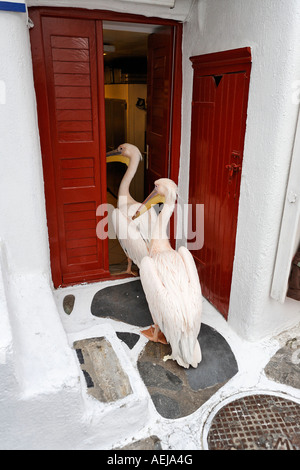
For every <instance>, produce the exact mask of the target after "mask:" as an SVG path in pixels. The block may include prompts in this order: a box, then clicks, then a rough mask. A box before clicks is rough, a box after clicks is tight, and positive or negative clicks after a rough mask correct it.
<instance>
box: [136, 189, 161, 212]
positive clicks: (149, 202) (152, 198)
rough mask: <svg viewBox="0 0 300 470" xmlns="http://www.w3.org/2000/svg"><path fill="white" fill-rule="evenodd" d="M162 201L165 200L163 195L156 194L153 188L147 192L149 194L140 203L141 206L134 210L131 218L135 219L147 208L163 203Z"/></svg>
mask: <svg viewBox="0 0 300 470" xmlns="http://www.w3.org/2000/svg"><path fill="white" fill-rule="evenodd" d="M164 202H165V197H164V196H161V195H160V194H158V192H157V190H156V189H154V190H153V191H152V193H151V194H149V196H148V197H147V198H146V199H145V200H144V202H143V203H142V204H141V207H140V208H139V209H138V210H137V211H136V213H135V214H134V216H133V217H132V219H133V220H134V219H137V218H138V217H140V216H141V215H142V214H144V213H145V212H147V211H148V210H149V209H151V207H152V206H155V204H159V203H164Z"/></svg>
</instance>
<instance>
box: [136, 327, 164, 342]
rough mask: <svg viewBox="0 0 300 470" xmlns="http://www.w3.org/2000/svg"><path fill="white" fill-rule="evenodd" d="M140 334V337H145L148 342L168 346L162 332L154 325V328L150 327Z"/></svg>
mask: <svg viewBox="0 0 300 470" xmlns="http://www.w3.org/2000/svg"><path fill="white" fill-rule="evenodd" d="M141 333H142V335H144V336H146V338H148V339H149V341H153V342H154V343H162V344H168V341H167V340H166V337H165V335H164V334H163V332H162V331H160V329H159V326H158V325H156V324H155V325H154V328H153V326H150V328H148V329H147V330H143V331H141Z"/></svg>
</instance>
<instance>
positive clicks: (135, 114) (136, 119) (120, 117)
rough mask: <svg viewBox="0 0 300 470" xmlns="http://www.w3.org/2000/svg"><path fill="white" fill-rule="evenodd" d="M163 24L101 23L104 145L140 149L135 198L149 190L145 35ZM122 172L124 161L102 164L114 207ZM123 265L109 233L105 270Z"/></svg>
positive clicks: (132, 189) (122, 268) (114, 271)
mask: <svg viewBox="0 0 300 470" xmlns="http://www.w3.org/2000/svg"><path fill="white" fill-rule="evenodd" d="M162 29H165V28H163V27H162V26H157V25H151V24H137V23H123V22H113V21H104V22H103V58H104V79H105V85H104V87H105V121H106V150H107V151H110V150H113V149H115V148H117V147H118V146H119V145H120V144H122V143H124V142H129V143H131V144H133V145H136V146H137V147H138V149H139V150H140V152H141V154H142V157H143V160H142V161H141V163H140V165H139V167H138V170H137V172H136V175H135V177H134V179H133V181H132V183H131V185H130V194H131V195H132V197H133V198H134V199H135V200H136V201H140V202H142V201H143V200H144V197H145V195H146V193H147V191H148V188H147V170H148V152H147V149H148V142H147V127H148V124H149V123H148V119H149V114H147V104H148V97H149V89H148V56H149V53H148V47H149V38H150V36H153V35H154V34H155V33H156V34H159V32H160V30H162ZM125 171H126V166H125V165H124V164H122V163H116V162H114V163H110V164H108V165H107V202H108V203H109V204H111V205H113V206H114V207H116V206H117V197H118V189H119V185H120V182H121V180H122V177H123V175H124V173H125ZM109 232H110V233H112V230H110V231H109ZM126 268H127V257H126V255H125V253H124V251H123V250H122V248H121V246H120V244H119V242H118V240H117V239H116V238H110V239H109V270H110V273H111V274H118V273H120V272H124V271H125V270H126ZM134 270H136V271H137V267H136V266H134V265H133V271H134Z"/></svg>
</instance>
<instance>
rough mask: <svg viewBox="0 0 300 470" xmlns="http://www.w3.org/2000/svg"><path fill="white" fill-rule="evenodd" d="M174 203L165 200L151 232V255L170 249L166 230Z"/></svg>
mask: <svg viewBox="0 0 300 470" xmlns="http://www.w3.org/2000/svg"><path fill="white" fill-rule="evenodd" d="M174 208H175V201H173V200H170V199H169V200H168V199H166V202H165V203H164V207H163V208H162V210H161V212H160V214H159V216H158V217H157V221H156V224H155V227H154V230H153V234H152V238H151V248H150V251H151V253H153V252H155V251H163V250H165V249H171V245H170V241H169V237H168V233H167V229H168V224H169V221H170V218H171V216H172V214H173V212H174Z"/></svg>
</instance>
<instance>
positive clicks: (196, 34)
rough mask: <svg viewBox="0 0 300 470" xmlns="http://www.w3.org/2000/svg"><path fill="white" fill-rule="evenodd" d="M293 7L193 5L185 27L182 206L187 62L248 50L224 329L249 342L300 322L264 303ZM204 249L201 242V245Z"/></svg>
mask: <svg viewBox="0 0 300 470" xmlns="http://www.w3.org/2000/svg"><path fill="white" fill-rule="evenodd" d="M299 35H300V3H299V1H297V0H278V1H277V0H276V2H275V1H272V0H252V1H251V2H248V1H247V0H226V1H224V0H199V1H198V2H196V4H195V5H194V9H193V11H192V12H191V15H190V20H189V21H188V22H187V23H185V24H184V43H183V90H184V91H183V123H182V145H181V167H180V183H179V191H180V192H179V195H180V197H181V198H182V199H183V200H186V201H187V198H188V189H187V188H188V179H189V152H190V125H191V121H190V115H191V99H192V80H193V74H192V67H191V63H190V61H189V57H190V56H193V55H200V54H204V53H210V52H218V51H222V50H229V49H235V48H240V47H246V46H250V47H251V51H252V72H251V80H250V94H249V103H248V119H247V130H246V139H245V151H244V163H243V172H242V181H241V196H240V206H239V217H238V230H237V239H236V254H235V262H234V270H233V281H232V292H231V301H230V311H229V319H228V321H229V324H230V325H231V326H232V327H233V328H234V329H235V330H236V331H237V332H238V333H239V334H240V335H241V336H243V337H245V338H246V339H249V340H255V339H259V338H262V337H264V336H266V335H269V334H272V333H274V332H277V331H280V330H282V329H284V328H286V327H287V326H289V325H291V324H294V323H296V322H299V321H300V305H299V302H298V303H297V302H296V301H292V300H289V299H287V300H286V302H285V304H284V305H280V304H278V303H277V302H275V301H273V300H272V299H271V298H270V286H271V281H272V273H273V267H274V261H275V256H276V249H277V241H278V236H279V229H280V222H281V217H282V210H283V203H284V197H285V190H286V183H287V177H288V170H289V164H290V158H291V152H292V146H293V139H294V133H295V126H296V119H297V112H298V105H297V104H295V103H294V102H293V100H292V94H293V93H294V92H295V89H294V88H293V83H294V81H295V80H297V79H299V74H300V62H299V61H300V54H299V52H300V51H299V44H300V41H299V40H300V37H299ZM204 242H205V241H204Z"/></svg>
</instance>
